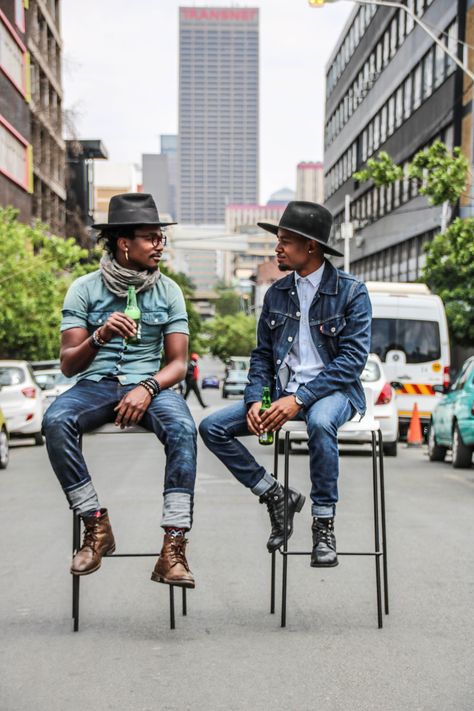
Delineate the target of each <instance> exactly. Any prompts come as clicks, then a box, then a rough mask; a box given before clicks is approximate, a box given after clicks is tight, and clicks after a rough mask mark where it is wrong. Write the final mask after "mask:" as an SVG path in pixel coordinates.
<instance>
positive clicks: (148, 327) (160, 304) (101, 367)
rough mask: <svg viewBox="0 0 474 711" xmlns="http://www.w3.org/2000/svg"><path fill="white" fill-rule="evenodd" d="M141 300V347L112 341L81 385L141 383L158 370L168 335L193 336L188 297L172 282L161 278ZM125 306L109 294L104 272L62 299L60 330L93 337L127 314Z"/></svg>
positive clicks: (122, 300)
mask: <svg viewBox="0 0 474 711" xmlns="http://www.w3.org/2000/svg"><path fill="white" fill-rule="evenodd" d="M137 301H138V306H139V307H140V310H141V314H142V315H141V322H142V323H141V326H142V328H141V335H142V338H141V342H140V343H138V344H136V345H132V344H129V345H126V344H125V341H124V339H123V338H119V337H117V338H112V340H111V341H110V342H109V343H107V344H106V345H105V346H102V347H101V348H99V350H98V353H97V355H96V357H95V358H94V360H93V361H92V363H91V364H90V365H89V367H88V368H87V369H86V370H84V371H83V372H82V373H80V374H79V376H78V378H79V379H80V380H81V379H83V378H86V379H87V380H95V381H99V380H101V379H102V378H104V377H106V376H115V377H117V378H118V379H119V381H120V383H121V384H122V385H129V384H133V383H139V382H140V380H143V378H145V377H149V376H151V375H154V374H155V373H156V372H158V370H159V369H160V363H161V352H162V349H163V337H164V336H166V335H167V334H169V333H185V334H187V335H188V334H189V329H188V317H187V314H186V306H185V302H184V296H183V293H182V291H181V289H180V288H179V286H178V285H177V284H176V283H175V282H174V281H173V280H172V279H169V278H168V277H166V276H164V275H163V274H162V275H161V276H160V278H159V279H158V281H157V282H156V284H155V286H154V287H153V288H152V289H147V290H146V291H141V292H140V293H139V294H137ZM126 303H127V299H126V297H123V298H122V297H120V296H116V295H115V294H113V293H112V292H111V291H109V290H108V289H107V287H106V286H105V284H104V282H103V280H102V277H101V273H100V270H98V271H96V272H92V273H91V274H86V275H85V276H82V277H79V279H76V281H74V282H73V283H72V284H71V286H70V287H69V290H68V292H67V294H66V298H65V299H64V305H63V310H62V320H61V331H67V330H68V329H69V328H85V329H87V331H88V333H89V334H91V333H92V332H93V331H95V329H96V328H99V326H101V325H102V324H104V323H105V322H106V320H107V318H108V317H109V316H110V314H112V313H113V312H114V311H124V310H125V306H126Z"/></svg>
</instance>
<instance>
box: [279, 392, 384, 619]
mask: <svg viewBox="0 0 474 711" xmlns="http://www.w3.org/2000/svg"><path fill="white" fill-rule="evenodd" d="M365 393H366V400H367V412H366V414H365V415H364V417H363V418H362V419H360V420H355V419H352V420H350V421H349V422H346V423H345V424H344V425H343V426H342V427H341V428H340V429H339V435H340V439H341V440H342V441H343V440H344V433H348V434H349V433H354V432H357V433H363V434H364V435H366V441H367V442H368V443H370V444H371V450H372V451H371V459H372V490H373V518H374V550H372V551H348V552H345V551H344V552H339V551H338V556H372V557H373V558H374V561H375V584H376V600H377V623H378V627H379V629H380V628H382V627H383V607H382V580H381V574H380V560H381V559H382V577H383V598H384V610H385V614H386V615H388V613H389V600H388V567H387V533H386V518H385V482H384V466H383V446H382V444H383V443H382V432H381V429H380V423H379V422H377V421H376V420H375V418H374V414H373V409H374V403H373V394H372V392H371V391H370V390H368V389H365ZM356 417H358V416H357V415H356ZM280 434H282V435H284V438H285V440H284V443H285V446H284V482H283V483H284V487H285V491H288V486H289V468H290V466H289V461H290V449H291V442H292V441H295V440H297V441H305V440H307V439H308V434H307V430H306V423H305V422H300V421H291V422H287V423H286V424H285V425H283V427H282V428H281V430H280V432H277V433H276V437H275V466H274V475H275V477H276V478H278V442H279V435H280ZM359 441H360V440H359ZM287 521H288V498H287V496H285V506H284V541H283V546H282V549H280V551H279V552H280V554H281V555H282V558H283V566H282V600H281V626H282V627H285V626H286V604H287V583H288V556H291V555H311V551H291V550H288V537H287V535H286V531H287ZM275 579H276V575H275V554H274V553H273V554H272V574H271V595H270V598H271V599H270V612H274V611H275Z"/></svg>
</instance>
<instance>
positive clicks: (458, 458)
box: [453, 423, 472, 469]
mask: <svg viewBox="0 0 474 711" xmlns="http://www.w3.org/2000/svg"><path fill="white" fill-rule="evenodd" d="M471 461H472V449H471V447H466V445H465V444H464V442H463V441H462V437H461V433H460V431H459V427H458V425H457V423H456V424H455V425H454V430H453V467H454V468H455V469H468V468H469V467H470V466H471Z"/></svg>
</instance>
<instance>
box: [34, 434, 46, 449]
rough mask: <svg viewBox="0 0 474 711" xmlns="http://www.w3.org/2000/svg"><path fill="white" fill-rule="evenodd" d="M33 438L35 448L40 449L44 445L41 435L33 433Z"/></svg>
mask: <svg viewBox="0 0 474 711" xmlns="http://www.w3.org/2000/svg"><path fill="white" fill-rule="evenodd" d="M33 436H34V438H35V445H36V446H37V447H42V446H43V444H44V439H43V435H42V434H41V432H35V434H34V435H33Z"/></svg>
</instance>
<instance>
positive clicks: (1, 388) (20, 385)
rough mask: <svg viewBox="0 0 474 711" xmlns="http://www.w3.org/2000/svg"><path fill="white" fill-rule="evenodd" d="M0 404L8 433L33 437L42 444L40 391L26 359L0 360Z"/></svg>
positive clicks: (41, 399) (42, 404) (15, 435)
mask: <svg viewBox="0 0 474 711" xmlns="http://www.w3.org/2000/svg"><path fill="white" fill-rule="evenodd" d="M0 407H1V408H2V410H3V414H4V415H5V419H6V421H7V426H8V431H9V432H10V436H11V437H32V438H33V439H34V440H35V444H37V445H42V444H43V436H42V434H41V421H42V419H43V411H44V398H43V392H42V390H41V388H40V386H39V385H38V383H37V382H36V379H35V375H34V373H33V369H32V368H31V365H30V364H29V363H28V362H27V361H26V360H0Z"/></svg>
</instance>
